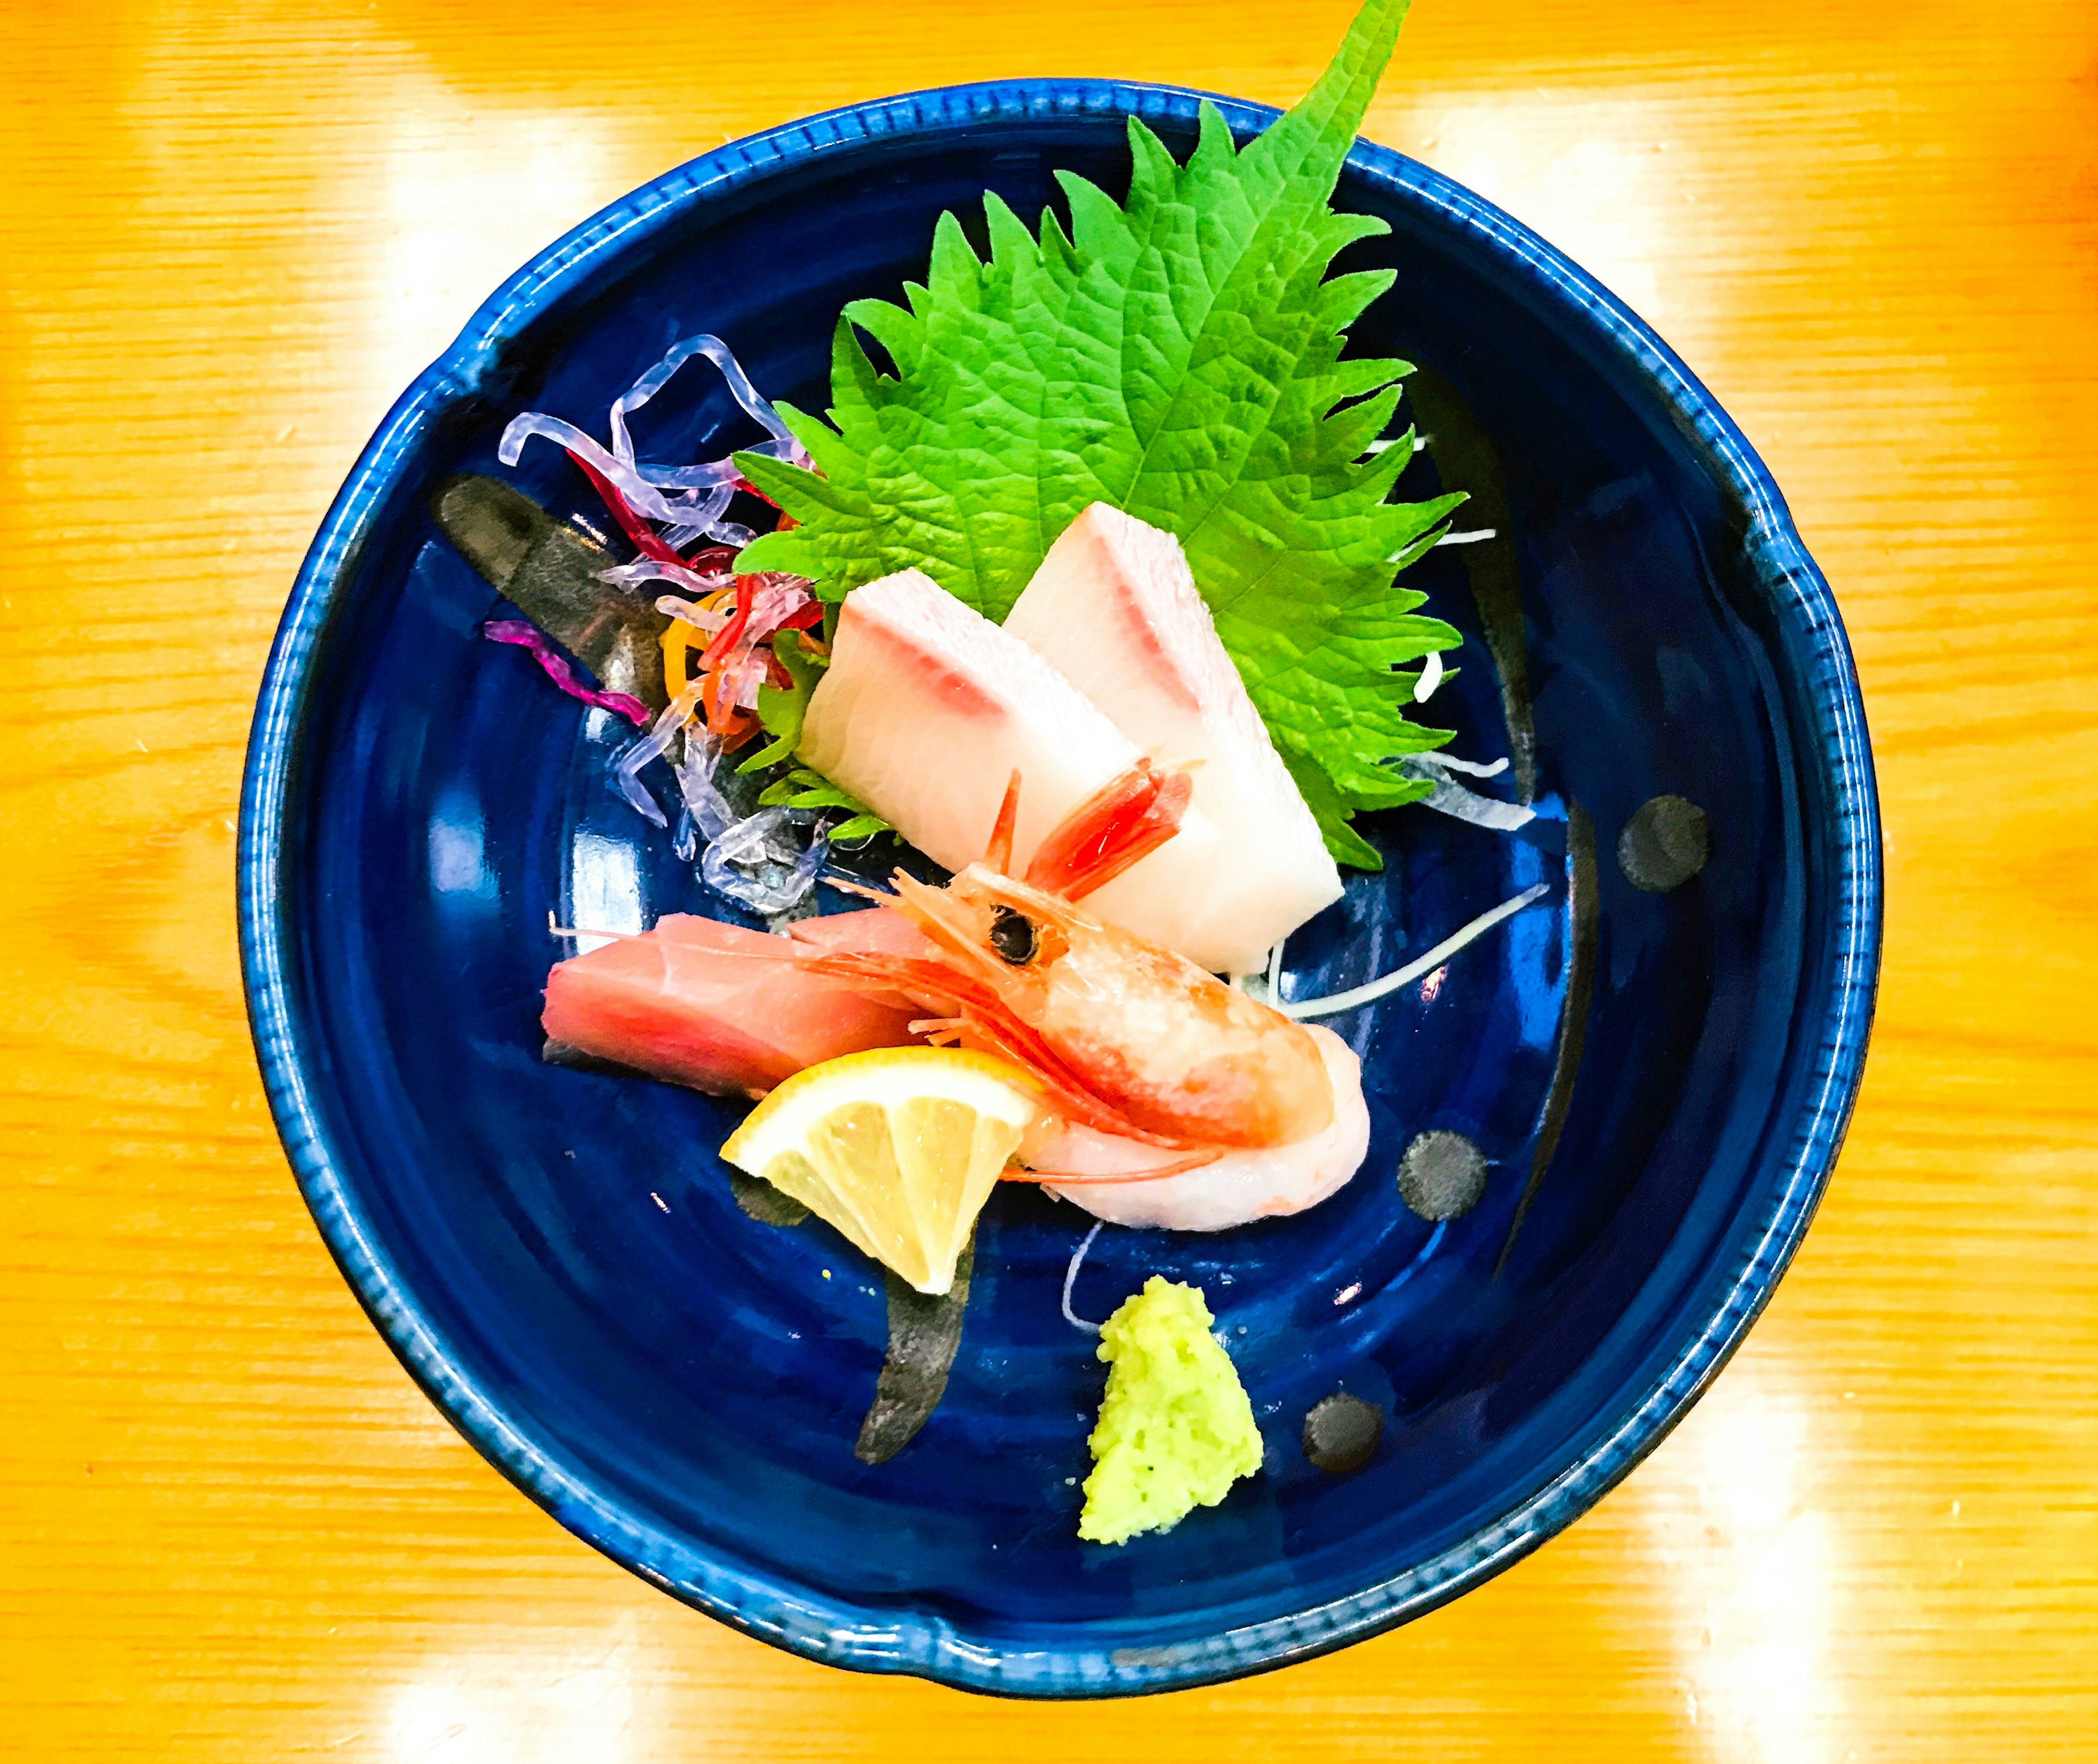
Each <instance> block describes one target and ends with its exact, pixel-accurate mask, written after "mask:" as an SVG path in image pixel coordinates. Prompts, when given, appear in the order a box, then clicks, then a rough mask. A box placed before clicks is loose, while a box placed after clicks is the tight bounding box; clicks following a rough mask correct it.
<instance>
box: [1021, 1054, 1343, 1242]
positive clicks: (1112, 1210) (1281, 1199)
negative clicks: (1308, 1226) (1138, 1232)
mask: <svg viewBox="0 0 2098 1764" xmlns="http://www.w3.org/2000/svg"><path fill="white" fill-rule="evenodd" d="M1310 1033H1311V1034H1312V1036H1313V1038H1315V1040H1316V1041H1317V1042H1318V1044H1319V1052H1320V1053H1321V1054H1322V1055H1324V1057H1325V1062H1326V1073H1327V1076H1328V1078H1329V1079H1330V1081H1331V1082H1332V1094H1333V1118H1332V1121H1329V1122H1328V1123H1327V1125H1326V1126H1325V1128H1324V1130H1323V1131H1321V1132H1319V1133H1315V1134H1312V1135H1311V1136H1310V1138H1309V1139H1298V1140H1296V1141H1294V1142H1293V1143H1290V1144H1288V1145H1271V1146H1259V1147H1249V1148H1236V1147H1235V1148H1233V1149H1231V1150H1230V1151H1227V1152H1220V1153H1218V1155H1217V1156H1214V1157H1212V1158H1210V1159H1209V1160H1208V1161H1205V1163H1204V1164H1202V1165H1200V1167H1198V1168H1196V1169H1183V1170H1181V1171H1178V1172H1177V1173H1174V1174H1169V1175H1165V1176H1147V1175H1146V1174H1145V1172H1147V1171H1148V1170H1155V1169H1157V1168H1159V1160H1160V1158H1161V1156H1163V1155H1164V1154H1161V1152H1158V1151H1157V1150H1155V1149H1154V1148H1153V1147H1150V1146H1148V1145H1143V1144H1139V1143H1136V1142H1135V1141H1132V1140H1129V1139H1116V1138H1114V1137H1113V1136H1112V1135H1110V1134H1104V1133H1095V1131H1094V1130H1092V1129H1091V1128H1090V1127H1080V1126H1073V1125H1071V1124H1070V1123H1069V1122H1061V1121H1060V1122H1058V1123H1056V1125H1055V1126H1053V1127H1051V1128H1048V1129H1047V1130H1042V1131H1040V1132H1038V1133H1037V1134H1034V1135H1031V1136H1030V1137H1029V1139H1028V1140H1027V1141H1026V1143H1025V1144H1023V1145H1022V1147H1020V1156H1021V1158H1022V1159H1023V1160H1024V1161H1025V1162H1026V1163H1028V1164H1029V1165H1032V1166H1034V1168H1036V1169H1039V1170H1042V1171H1045V1172H1046V1171H1051V1170H1054V1171H1057V1172H1060V1173H1064V1172H1068V1173H1069V1174H1071V1175H1073V1176H1075V1177H1078V1178H1082V1179H1081V1180H1079V1181H1077V1182H1070V1183H1060V1182H1056V1181H1053V1180H1045V1181H1044V1183H1043V1186H1044V1187H1047V1189H1048V1190H1049V1191H1050V1192H1051V1194H1058V1195H1061V1196H1063V1197H1064V1199H1065V1200H1072V1201H1075V1202H1077V1203H1078V1205H1080V1206H1082V1207H1083V1208H1084V1209H1086V1212H1088V1213H1093V1214H1095V1216H1096V1217H1098V1218H1103V1219H1105V1220H1107V1221H1108V1222H1110V1223H1111V1224H1115V1225H1135V1226H1147V1225H1148V1226H1159V1227H1161V1228H1163V1229H1164V1230H1166V1231H1223V1230H1226V1229H1227V1228H1228V1227H1230V1226H1234V1225H1244V1223H1245V1222H1247V1221H1248V1220H1249V1219H1265V1218H1275V1217H1276V1216H1278V1215H1279V1214H1282V1213H1301V1212H1302V1211H1303V1210H1304V1209H1306V1207H1315V1206H1316V1205H1318V1204H1319V1202H1320V1201H1322V1200H1324V1199H1326V1197H1327V1196H1329V1195H1331V1194H1332V1193H1333V1192H1334V1191H1336V1189H1338V1188H1340V1187H1341V1186H1342V1185H1343V1184H1345V1183H1346V1182H1347V1180H1348V1178H1350V1176H1352V1175H1354V1174H1355V1172H1356V1171H1357V1170H1358V1169H1360V1168H1361V1167H1362V1162H1363V1157H1364V1156H1365V1155H1367V1152H1368V1151H1369V1145H1370V1112H1369V1108H1368V1106H1367V1104H1365V1103H1364V1102H1363V1082H1362V1062H1361V1061H1360V1060H1357V1059H1356V1058H1355V1056H1354V1053H1353V1052H1352V1051H1350V1049H1349V1047H1348V1044H1347V1043H1346V1042H1344V1041H1342V1040H1341V1038H1340V1037H1339V1036H1337V1035H1336V1034H1335V1033H1333V1032H1332V1030H1331V1029H1316V1028H1315V1029H1312V1030H1311V1031H1310ZM1132 1173H1134V1174H1132ZM1139 1178H1141V1179H1139Z"/></svg>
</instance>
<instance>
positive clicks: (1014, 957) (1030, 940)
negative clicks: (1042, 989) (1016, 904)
mask: <svg viewBox="0 0 2098 1764" xmlns="http://www.w3.org/2000/svg"><path fill="white" fill-rule="evenodd" d="M990 946H991V948H992V949H993V950H995V951H996V952H997V954H998V957H999V960H1000V961H1003V962H1010V963H1012V965H1013V966H1014V967H1015V968H1025V967H1026V965H1027V964H1028V963H1029V962H1031V961H1033V960H1034V952H1035V951H1036V950H1038V948H1040V947H1041V945H1040V943H1039V941H1038V939H1037V938H1036V937H1035V934H1034V920H1033V919H1029V918H1028V917H1027V916H1026V915H1025V914H1024V913H1016V912H1015V911H1013V910H1012V908H1011V907H1010V906H993V907H992V908H991V910H990Z"/></svg>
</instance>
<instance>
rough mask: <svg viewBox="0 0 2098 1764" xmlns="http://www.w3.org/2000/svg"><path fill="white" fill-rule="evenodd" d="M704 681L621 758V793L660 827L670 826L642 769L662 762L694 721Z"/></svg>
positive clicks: (673, 703)
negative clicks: (643, 780)
mask: <svg viewBox="0 0 2098 1764" xmlns="http://www.w3.org/2000/svg"><path fill="white" fill-rule="evenodd" d="M703 684H704V682H703V681H699V680H695V681H693V682H692V683H691V685H690V686H688V687H686V688H685V690H684V691H682V692H680V693H679V694H678V696H677V697H676V698H675V699H674V700H672V701H671V702H670V704H669V707H668V708H667V709H665V711H664V713H663V714H662V715H661V716H660V717H657V718H656V725H655V726H654V727H653V728H652V729H651V730H650V731H648V733H647V734H646V735H643V737H642V738H641V739H639V741H637V742H635V743H634V745H633V746H632V747H630V748H628V749H627V750H626V751H625V753H622V754H621V755H620V757H619V764H618V765H617V766H616V767H615V768H614V769H613V773H612V775H613V778H614V779H615V781H616V782H617V783H618V785H619V793H620V795H621V796H624V797H625V798H626V800H627V801H629V802H630V803H632V804H633V805H634V809H635V810H636V811H637V812H638V813H639V814H643V815H645V816H646V817H647V818H648V819H650V820H652V821H653V822H654V823H656V825H657V826H658V827H668V826H669V824H670V823H669V821H668V820H666V819H665V818H664V814H663V811H662V810H661V808H660V807H658V806H657V805H656V799H655V798H654V797H653V796H650V795H649V794H648V792H647V790H645V789H644V788H643V787H642V783H641V769H642V767H643V766H647V764H649V763H650V762H651V761H654V760H659V759H661V757H663V756H664V755H665V753H669V751H670V744H671V743H672V742H674V741H675V740H676V739H678V731H680V730H681V729H683V727H684V726H685V725H686V723H687V722H689V721H691V715H692V709H693V707H694V706H695V705H696V704H698V703H699V701H700V687H701V686H702V685H703Z"/></svg>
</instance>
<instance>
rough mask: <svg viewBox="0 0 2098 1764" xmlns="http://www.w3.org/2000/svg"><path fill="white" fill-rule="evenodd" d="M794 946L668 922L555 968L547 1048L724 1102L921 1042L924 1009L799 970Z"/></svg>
mask: <svg viewBox="0 0 2098 1764" xmlns="http://www.w3.org/2000/svg"><path fill="white" fill-rule="evenodd" d="M843 916H847V917H851V918H862V917H871V916H873V915H862V914H857V913H855V914H850V915H843ZM906 929H907V927H906ZM794 948H795V945H794V944H793V943H792V942H790V941H788V940H787V939H785V938H783V937H770V936H767V935H766V933H764V932H757V931H745V930H744V929H743V928H742V927H740V926H739V925H725V924H719V923H718V922H717V921H715V920H713V919H700V918H696V917H691V916H689V915H683V914H675V915H670V916H669V917H666V918H665V919H662V920H661V921H660V922H659V923H658V924H657V925H656V928H655V929H654V930H653V931H651V932H645V933H644V934H643V935H642V936H640V937H621V938H620V939H619V940H618V941H617V942H613V943H607V944H604V945H601V946H599V947H598V948H597V949H595V950H590V951H588V952H587V953H586V954H582V955H578V956H574V957H572V958H571V959H569V960H568V961H565V962H561V963H556V964H555V968H554V970H553V972H551V973H550V974H548V975H547V976H546V1009H545V1011H543V1012H542V1014H541V1016H540V1019H539V1022H540V1026H541V1027H542V1029H545V1030H546V1035H547V1038H548V1039H549V1040H551V1041H556V1042H567V1043H568V1045H569V1046H570V1047H578V1048H581V1049H582V1051H584V1052H585V1053H586V1054H591V1055H595V1056H596V1057H597V1058H599V1059H600V1060H613V1061H616V1062H617V1064H620V1065H622V1066H631V1067H632V1068H634V1070H635V1071H637V1072H645V1073H648V1074H649V1075H650V1076H651V1077H658V1078H665V1079H668V1080H669V1082H671V1083H673V1084H687V1085H690V1086H691V1087H692V1088H693V1089H694V1090H706V1091H709V1092H711V1093H713V1095H718V1096H726V1095H744V1096H753V1095H763V1094H764V1092H766V1090H770V1089H772V1088H773V1087H774V1086H775V1085H777V1084H779V1083H780V1082H782V1081H783V1080H784V1079H786V1078H789V1077H792V1076H793V1075H794V1073H797V1072H799V1071H801V1070H802V1068H805V1067H807V1066H812V1065H815V1064H818V1063H819V1062H820V1061H822V1060H834V1059H836V1057H837V1056H838V1055H841V1054H852V1053H858V1052H861V1051H863V1050H865V1049H867V1048H870V1047H906V1046H907V1045H909V1044H910V1042H911V1041H912V1040H913V1039H914V1038H913V1036H912V1035H911V1030H910V1026H909V1025H910V1023H911V1019H912V1018H913V1017H915V1016H920V1015H922V1013H921V1012H920V1011H916V1010H915V1009H911V1008H906V1007H903V1006H902V1004H900V1003H880V1002H877V1001H876V1000H873V999H870V998H862V997H861V996H860V995H859V994H857V993H855V992H853V991H851V990H849V989H848V988H846V987H844V986H841V985H839V984H838V983H837V982H836V981H828V980H823V979H821V978H819V977H818V976H815V975H813V974H809V973H805V972H802V970H801V968H799V967H798V966H797V964H796V963H795V962H794V961H793V960H792V952H793V950H794Z"/></svg>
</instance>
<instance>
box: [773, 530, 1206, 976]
mask: <svg viewBox="0 0 2098 1764" xmlns="http://www.w3.org/2000/svg"><path fill="white" fill-rule="evenodd" d="M799 755H800V757H801V759H802V760H803V761H805V763H807V764H808V765H810V766H814V768H815V769H816V770H818V771H819V772H821V773H823V774H824V776H826V777H827V778H829V779H832V780H833V781H835V782H836V783H839V784H841V785H843V786H844V787H845V788H846V789H847V790H849V791H850V792H853V794H854V796H858V798H859V799H860V800H861V801H863V802H865V803H866V804H867V805H868V806H869V807H870V808H871V809H872V810H874V811H875V812H876V814H879V815H880V816H881V817H882V818H883V819H884V820H886V821H888V822H889V823H890V824H891V825H892V826H893V827H895V828H896V830H897V832H899V833H901V834H902V836H904V837H905V838H906V839H907V840H910V841H911V844H912V845H915V846H916V847H917V848H918V849H920V851H922V852H924V853H925V854H926V855H927V856H928V857H929V858H932V859H933V861H934V862H937V863H941V864H944V865H946V867H948V868H949V869H950V870H959V869H960V868H962V867H963V866H964V865H967V864H970V863H973V862H976V861H977V859H979V858H981V857H982V856H983V854H984V846H985V842H986V841H987V840H989V838H990V830H991V826H992V823H994V821H995V820H996V819H997V818H998V810H999V804H1000V803H1001V802H1002V801H1003V799H1004V796H1005V789H1006V784H1007V781H1008V780H1009V779H1011V777H1012V774H1013V772H1014V771H1015V770H1017V771H1018V772H1019V773H1020V814H1019V817H1018V819H1017V821H1016V825H1015V827H1014V833H1013V859H1012V867H1013V869H1014V871H1016V873H1017V872H1022V871H1025V869H1026V867H1027V863H1028V860H1029V858H1032V857H1033V856H1034V852H1035V849H1036V848H1037V847H1038V846H1039V845H1040V844H1041V843H1042V840H1043V838H1044V837H1045V836H1047V834H1048V833H1049V832H1051V830H1052V829H1053V828H1054V827H1056V823H1058V822H1060V821H1061V820H1062V819H1063V818H1064V816H1065V815H1067V814H1069V813H1070V811H1071V810H1073V809H1074V808H1076V807H1077V806H1078V805H1079V804H1080V803H1082V802H1083V801H1085V800H1086V797H1088V796H1091V795H1092V793H1093V792H1095V791H1096V790H1098V789H1099V788H1100V786H1101V785H1103V784H1104V783H1108V781H1109V780H1110V779H1114V778H1117V777H1118V776H1120V775H1121V774H1122V773H1123V772H1126V771H1127V770H1129V768H1130V766H1134V765H1135V763H1136V761H1137V760H1138V758H1139V753H1138V751H1137V748H1135V744H1132V743H1131V742H1130V739H1129V738H1128V737H1127V736H1126V735H1123V734H1121V731H1118V730H1117V728H1116V727H1115V726H1114V725H1113V723H1111V722H1108V719H1107V717H1105V716H1104V715H1103V714H1102V713H1101V712H1100V710H1099V707H1098V706H1097V705H1095V704H1093V703H1092V702H1091V700H1089V699H1087V698H1086V696H1085V695H1084V694H1083V693H1082V692H1081V691H1078V688H1077V687H1074V686H1073V685H1072V684H1071V682H1069V680H1067V679H1065V678H1064V677H1063V675H1061V674H1059V673H1058V672H1057V671H1056V669H1054V668H1052V667H1051V666H1050V665H1049V664H1048V663H1047V662H1046V661H1044V660H1042V658H1041V657H1040V656H1038V655H1036V654H1035V653H1034V651H1033V650H1031V649H1029V647H1027V645H1026V644H1025V643H1021V642H1020V639H1019V638H1016V637H1015V636H1013V635H1012V634H1011V633H1010V632H1007V631H1004V630H1000V629H999V627H998V626H997V625H994V624H992V623H991V622H990V620H988V619H986V618H985V617H983V616H982V615H981V614H980V613H978V612H974V611H972V609H971V608H968V607H967V606H965V605H964V604H963V603H962V602H961V601H959V600H958V599H955V597H954V596H953V595H950V594H949V593H947V592H946V590H945V589H943V588H941V586H939V585H938V584H937V582H935V581H933V579H932V578H931V577H929V576H927V575H925V574H924V573H923V572H922V571H919V570H904V571H902V572H900V573H898V574H896V575H893V576H886V577H883V578H882V579H881V580H880V581H873V582H869V583H868V584H867V586H865V587H863V588H857V589H855V590H853V592H852V593H851V594H850V595H849V596H847V598H846V599H845V606H844V608H843V609H842V611H841V612H840V613H839V615H838V628H837V634H836V642H835V643H833V644H832V650H831V665H830V667H829V668H828V669H827V670H826V671H825V673H824V675H823V679H822V680H821V681H819V682H818V684H817V687H816V690H815V691H814V695H813V696H811V697H810V700H809V710H808V715H807V717H806V719H805V721H804V722H803V724H802V726H801V747H800V750H799ZM1221 843H1222V841H1221V840H1220V838H1219V836H1218V831H1217V829H1216V827H1214V826H1213V825H1212V824H1211V823H1209V820H1208V819H1207V818H1206V817H1205V816H1204V815H1202V814H1200V813H1199V812H1197V811H1193V810H1191V811H1190V812H1189V813H1188V814H1187V816H1186V818H1184V819H1183V821H1182V823H1181V825H1180V830H1179V832H1177V833H1176V834H1174V836H1173V837H1172V838H1171V839H1170V840H1167V841H1166V842H1165V845H1163V846H1161V848H1160V849H1158V850H1157V851H1155V852H1153V853H1152V854H1151V855H1150V856H1149V857H1148V858H1144V859H1143V862H1140V863H1138V864H1136V865H1135V866H1133V867H1131V868H1130V871H1128V872H1127V874H1126V875H1125V876H1124V877H1123V878H1122V879H1121V880H1122V881H1123V882H1129V881H1134V880H1138V879H1139V878H1141V879H1143V886H1142V887H1141V888H1139V889H1136V890H1134V891H1132V892H1131V893H1130V898H1129V901H1128V902H1127V904H1126V910H1123V911H1114V910H1111V909H1110V908H1109V906H1108V904H1107V893H1108V891H1107V890H1104V889H1103V890H1101V891H1100V892H1099V893H1096V894H1095V895H1093V896H1091V897H1089V898H1088V901H1087V903H1086V904H1087V907H1088V910H1090V911H1098V912H1099V914H1100V915H1101V916H1102V917H1104V918H1105V919H1108V920H1109V921H1111V922H1112V923H1113V924H1119V925H1121V926H1123V927H1124V928H1126V929H1128V930H1130V931H1134V932H1136V933H1137V934H1138V935H1139V937H1148V938H1149V939H1150V940H1151V941H1152V942H1154V943H1160V944H1163V945H1164V946H1165V947H1166V948H1168V949H1170V950H1178V951H1179V952H1180V953H1181V954H1183V955H1185V956H1187V958H1188V959H1189V960H1191V961H1193V962H1196V963H1200V965H1202V966H1203V967H1205V968H1209V969H1211V970H1212V971H1213V972H1218V971H1221V960H1222V957H1223V956H1224V955H1226V954H1235V953H1236V952H1235V950H1219V949H1218V947H1216V946H1214V941H1205V940H1204V939H1203V938H1202V937H1196V936H1192V935H1191V932H1192V930H1193V929H1194V928H1195V926H1196V921H1197V920H1198V919H1201V918H1202V917H1203V916H1204V915H1203V914H1202V912H1201V911H1200V902H1201V901H1202V899H1203V897H1204V895H1205V891H1206V889H1208V888H1209V886H1211V885H1213V884H1214V879H1215V876H1216V874H1217V870H1218V851H1219V847H1220V845H1221ZM1117 885H1119V884H1117Z"/></svg>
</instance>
